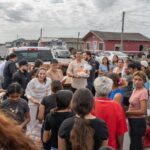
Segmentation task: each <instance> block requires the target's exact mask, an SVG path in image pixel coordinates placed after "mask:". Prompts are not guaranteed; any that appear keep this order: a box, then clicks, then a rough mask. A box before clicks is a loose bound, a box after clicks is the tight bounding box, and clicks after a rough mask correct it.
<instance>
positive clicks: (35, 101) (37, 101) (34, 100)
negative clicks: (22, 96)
mask: <svg viewBox="0 0 150 150" xmlns="http://www.w3.org/2000/svg"><path fill="white" fill-rule="evenodd" d="M32 102H33V103H34V104H36V105H40V102H39V100H37V99H33V100H32Z"/></svg>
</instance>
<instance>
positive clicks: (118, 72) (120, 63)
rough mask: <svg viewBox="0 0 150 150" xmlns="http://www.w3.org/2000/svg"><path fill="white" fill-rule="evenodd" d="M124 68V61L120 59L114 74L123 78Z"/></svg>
mask: <svg viewBox="0 0 150 150" xmlns="http://www.w3.org/2000/svg"><path fill="white" fill-rule="evenodd" d="M123 67H124V60H123V59H121V58H120V59H119V60H118V64H117V67H115V68H114V69H113V72H114V73H116V74H118V75H119V76H120V77H121V76H122V71H123Z"/></svg>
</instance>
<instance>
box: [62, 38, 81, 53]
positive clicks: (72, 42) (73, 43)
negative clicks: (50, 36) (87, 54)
mask: <svg viewBox="0 0 150 150" xmlns="http://www.w3.org/2000/svg"><path fill="white" fill-rule="evenodd" d="M59 39H61V40H63V41H65V43H66V44H67V47H68V49H72V48H73V49H78V50H82V44H83V42H82V39H81V38H79V39H78V38H59Z"/></svg>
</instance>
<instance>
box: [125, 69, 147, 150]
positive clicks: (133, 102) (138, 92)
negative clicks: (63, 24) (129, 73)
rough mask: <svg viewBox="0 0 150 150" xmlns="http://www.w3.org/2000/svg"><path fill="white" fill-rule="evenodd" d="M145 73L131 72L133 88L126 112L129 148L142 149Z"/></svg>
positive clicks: (144, 125) (145, 107)
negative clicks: (129, 140)
mask: <svg viewBox="0 0 150 150" xmlns="http://www.w3.org/2000/svg"><path fill="white" fill-rule="evenodd" d="M145 82H146V75H145V73H144V72H142V71H137V72H135V73H134V74H133V83H134V85H135V89H134V90H133V93H132V95H131V97H130V99H129V103H130V105H129V109H128V111H127V112H126V115H127V117H128V121H129V129H130V132H129V135H130V139H131V143H130V150H133V149H134V150H142V149H143V137H144V134H145V130H146V119H145V114H146V110H147V100H148V93H147V90H146V88H145V87H144V83H145Z"/></svg>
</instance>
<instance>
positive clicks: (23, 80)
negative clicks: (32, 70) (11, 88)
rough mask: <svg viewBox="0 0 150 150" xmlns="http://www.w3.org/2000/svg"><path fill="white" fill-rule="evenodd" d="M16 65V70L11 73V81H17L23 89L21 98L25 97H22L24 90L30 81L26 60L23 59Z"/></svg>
mask: <svg viewBox="0 0 150 150" xmlns="http://www.w3.org/2000/svg"><path fill="white" fill-rule="evenodd" d="M18 66H19V69H18V71H17V72H16V73H15V74H14V75H13V82H17V83H19V84H20V85H21V87H22V89H23V96H22V98H25V99H26V97H24V91H25V89H26V86H27V84H28V82H29V81H30V75H29V73H28V61H27V60H25V59H23V60H21V61H20V62H19V63H18Z"/></svg>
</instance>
